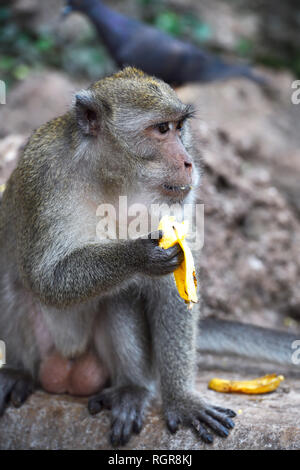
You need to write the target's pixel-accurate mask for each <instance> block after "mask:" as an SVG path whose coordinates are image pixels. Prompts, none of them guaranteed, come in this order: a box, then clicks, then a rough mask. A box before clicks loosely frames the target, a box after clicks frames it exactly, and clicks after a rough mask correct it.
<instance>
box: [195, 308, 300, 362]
mask: <svg viewBox="0 0 300 470" xmlns="http://www.w3.org/2000/svg"><path fill="white" fill-rule="evenodd" d="M197 347H198V350H199V351H200V352H205V353H213V354H217V355H229V356H240V357H247V358H249V359H255V360H256V361H257V360H263V361H267V362H274V363H278V364H284V365H289V366H292V367H296V366H297V367H298V369H299V370H300V334H299V335H295V334H292V333H286V332H282V331H276V330H271V329H268V328H262V327H258V326H253V325H249V324H243V323H238V322H230V321H224V320H218V319H215V318H213V317H211V318H206V319H203V320H201V322H200V335H199V338H198V343H197ZM297 351H298V352H297Z"/></svg>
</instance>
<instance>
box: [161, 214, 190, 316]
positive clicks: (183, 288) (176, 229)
mask: <svg viewBox="0 0 300 470" xmlns="http://www.w3.org/2000/svg"><path fill="white" fill-rule="evenodd" d="M158 230H162V231H163V237H162V238H161V239H160V240H159V246H160V247H162V248H164V249H167V248H170V247H172V246H174V245H175V244H176V243H179V245H180V246H181V248H182V250H183V253H184V260H183V262H182V263H181V265H180V266H179V268H177V269H176V270H175V271H174V278H175V282H176V286H177V289H178V292H179V295H180V296H181V297H182V298H183V299H184V300H185V302H186V304H187V305H188V308H189V309H191V308H192V306H193V304H194V303H197V302H198V297H197V279H196V274H195V264H194V259H193V255H192V252H191V250H190V248H189V246H188V244H187V241H186V240H185V237H186V235H187V233H188V223H187V221H183V222H182V223H179V222H177V221H176V220H175V217H173V216H164V217H163V218H162V219H161V221H160V223H159V226H158Z"/></svg>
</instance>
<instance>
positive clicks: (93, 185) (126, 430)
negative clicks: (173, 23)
mask: <svg viewBox="0 0 300 470" xmlns="http://www.w3.org/2000/svg"><path fill="white" fill-rule="evenodd" d="M191 114H192V112H191V109H190V107H189V106H187V105H184V104H183V103H182V102H181V101H180V100H179V99H178V97H177V96H176V94H175V92H174V91H173V90H172V89H171V88H170V86H169V85H167V84H166V83H164V82H162V81H161V80H159V79H156V78H153V77H150V76H148V75H146V74H144V73H143V72H141V71H139V70H136V69H133V68H130V67H128V68H125V69H124V70H122V71H121V72H119V73H116V74H114V75H113V76H111V77H107V78H104V79H102V80H100V81H98V82H96V83H94V84H93V85H91V86H90V87H89V88H88V89H87V90H82V91H80V92H79V93H77V95H76V97H75V100H74V103H73V106H72V108H71V110H70V111H69V112H67V113H66V114H65V115H63V116H61V117H58V118H56V119H54V120H52V121H50V122H48V123H47V124H45V125H43V126H41V127H40V128H39V129H38V130H37V131H35V132H34V134H33V135H32V137H31V138H30V139H29V142H28V143H27V145H26V147H25V149H24V152H23V154H22V156H21V158H20V161H19V163H18V165H17V168H16V169H15V170H14V172H13V173H12V175H11V177H10V179H9V181H8V184H7V188H6V190H5V192H4V194H3V199H2V203H1V207H0V260H1V263H0V300H1V311H0V339H1V340H4V341H5V343H6V350H7V364H6V366H5V367H3V368H2V369H0V414H1V413H3V411H4V409H5V407H6V405H7V404H8V403H10V402H11V403H13V404H14V405H15V406H20V405H21V404H22V403H23V402H24V401H25V400H26V398H27V397H28V396H29V395H30V394H31V393H32V392H33V390H34V389H35V388H37V387H42V388H43V389H45V390H46V391H49V392H52V393H70V394H74V395H87V396H90V397H91V398H90V399H89V403H88V408H89V411H90V413H92V414H95V413H98V412H100V411H101V410H102V409H103V408H109V409H111V415H112V427H111V443H112V445H114V446H116V445H124V444H126V443H127V442H128V440H129V439H130V436H131V435H132V433H138V432H139V431H140V430H141V428H142V426H143V421H144V417H145V412H146V410H147V407H148V405H149V403H150V401H151V398H152V397H153V396H154V395H155V394H156V393H158V392H160V394H161V399H162V406H163V413H164V417H165V420H166V423H167V426H168V428H169V430H170V431H171V432H172V433H174V432H176V431H177V429H178V427H179V425H183V426H185V427H190V428H192V429H193V430H194V431H195V432H196V433H197V434H198V436H199V438H200V439H202V440H203V441H204V442H206V443H211V442H212V441H213V434H217V435H218V436H222V437H226V436H227V435H228V433H229V431H230V429H232V428H233V426H234V423H233V421H232V418H233V417H234V416H235V413H234V412H233V411H231V410H229V409H225V408H221V407H219V406H215V405H212V404H210V403H207V402H206V401H205V400H204V399H203V398H202V396H201V394H199V393H198V392H197V391H196V390H195V373H196V347H197V337H198V324H199V307H198V305H195V306H194V308H193V309H191V310H188V309H187V307H186V305H185V302H184V300H183V299H182V298H181V297H180V296H179V294H178V292H177V289H176V286H175V283H174V279H173V274H172V273H173V271H174V270H175V269H176V268H177V267H178V266H179V265H180V264H181V262H182V260H183V252H182V250H181V248H180V247H179V245H175V246H173V247H172V248H169V249H166V250H164V249H163V248H160V247H159V246H158V238H160V237H161V236H162V233H161V232H155V231H153V230H151V232H150V233H149V234H146V236H144V235H145V234H143V235H141V236H137V237H135V238H124V239H123V238H122V239H121V238H120V237H116V239H108V238H105V237H101V236H99V233H98V232H97V223H98V221H99V218H98V217H97V208H98V206H99V205H101V204H110V205H111V206H112V207H116V206H117V205H118V200H119V196H124V195H126V196H127V199H128V203H129V204H134V203H142V204H144V205H145V206H146V207H147V208H149V212H150V210H151V204H152V203H153V202H155V203H157V204H159V205H161V204H166V205H172V204H174V203H176V204H177V206H179V208H182V207H183V205H184V204H185V203H189V204H191V203H193V202H194V201H195V190H196V188H197V185H198V183H199V170H198V169H197V165H196V161H197V159H196V158H195V157H196V156H195V155H194V154H195V151H194V150H193V145H192V138H191V133H190V130H189V122H188V121H189V118H190V117H191ZM115 222H116V225H117V232H118V231H119V230H120V229H121V228H122V230H123V229H124V227H121V221H120V220H119V219H118V217H117V218H116V220H115ZM100 235H101V234H100Z"/></svg>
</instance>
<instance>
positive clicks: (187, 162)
mask: <svg viewBox="0 0 300 470" xmlns="http://www.w3.org/2000/svg"><path fill="white" fill-rule="evenodd" d="M184 168H186V169H187V170H188V171H192V168H193V164H192V162H189V161H186V160H185V162H184Z"/></svg>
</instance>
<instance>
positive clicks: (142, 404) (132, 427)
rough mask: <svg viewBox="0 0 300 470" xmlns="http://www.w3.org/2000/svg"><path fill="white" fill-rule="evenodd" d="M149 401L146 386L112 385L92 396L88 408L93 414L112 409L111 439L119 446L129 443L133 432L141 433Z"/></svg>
mask: <svg viewBox="0 0 300 470" xmlns="http://www.w3.org/2000/svg"><path fill="white" fill-rule="evenodd" d="M148 402H149V392H148V390H146V389H145V388H142V387H135V386H128V387H111V388H108V389H105V390H103V392H101V393H100V394H99V395H96V396H95V397H92V398H91V399H90V400H89V403H88V409H89V412H90V413H91V414H96V413H99V412H100V411H101V410H102V409H105V408H107V409H111V416H112V424H111V434H110V441H111V444H112V446H113V447H117V446H123V445H125V444H127V442H128V441H129V439H130V437H131V436H132V434H138V433H140V431H141V430H142V427H143V422H144V415H145V411H146V408H147V404H148Z"/></svg>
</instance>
